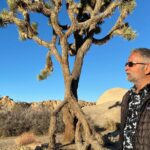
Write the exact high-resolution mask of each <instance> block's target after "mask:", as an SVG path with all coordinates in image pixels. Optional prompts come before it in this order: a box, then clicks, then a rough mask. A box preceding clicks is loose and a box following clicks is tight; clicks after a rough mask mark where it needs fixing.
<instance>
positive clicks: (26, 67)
mask: <svg viewBox="0 0 150 150" xmlns="http://www.w3.org/2000/svg"><path fill="white" fill-rule="evenodd" d="M4 7H6V2H5V0H1V1H0V11H1V10H2V8H4ZM149 10H150V1H149V0H142V1H141V0H137V6H136V8H135V10H134V11H133V13H132V14H131V15H129V16H128V17H127V19H126V21H128V22H129V24H130V26H131V27H132V28H133V29H134V30H135V31H136V32H137V38H136V39H135V40H133V41H127V40H125V39H123V38H122V37H119V36H116V37H114V38H113V39H112V40H110V41H109V42H108V43H107V44H105V45H103V46H95V45H93V46H92V47H91V48H90V50H89V51H88V53H87V55H86V56H85V60H84V64H83V70H82V73H81V79H80V83H79V88H78V96H79V99H81V100H87V101H96V100H97V99H98V98H99V96H100V95H101V94H102V93H103V92H105V91H106V90H108V89H110V88H115V87H121V88H130V87H131V86H132V84H131V83H129V82H128V81H127V80H126V75H125V71H124V64H125V62H126V61H127V57H128V55H129V53H130V50H131V49H133V48H137V47H146V48H150V15H149ZM116 18H117V14H116V15H114V17H112V18H109V19H107V20H106V22H105V23H104V24H103V26H102V31H103V32H102V35H104V34H105V33H107V32H108V31H109V29H110V27H111V26H112V25H113V23H114V21H115V19H116ZM32 19H34V20H36V21H39V22H40V25H39V28H40V37H41V38H43V39H46V40H48V39H50V35H51V33H50V31H51V30H50V29H49V28H47V19H45V18H42V16H40V15H35V16H32ZM60 19H61V21H62V22H63V21H64V22H65V21H66V20H67V18H66V15H65V14H63V13H62V14H61V15H60ZM102 35H100V36H102ZM46 52H47V49H46V48H44V47H42V46H39V45H38V44H36V43H35V42H33V41H31V40H27V41H20V40H19V37H18V32H17V28H16V26H14V25H9V26H7V27H6V28H0V96H5V95H8V96H9V97H10V98H12V99H14V100H15V101H26V102H31V101H43V100H49V99H52V100H63V97H64V81H63V78H62V72H61V68H60V66H59V64H58V62H56V61H55V59H53V61H54V72H53V73H52V74H51V75H50V76H49V77H48V78H47V79H46V80H44V81H39V80H37V75H38V74H39V73H40V71H41V69H43V67H44V65H45V56H46ZM70 60H71V61H73V59H72V58H71V59H70Z"/></svg>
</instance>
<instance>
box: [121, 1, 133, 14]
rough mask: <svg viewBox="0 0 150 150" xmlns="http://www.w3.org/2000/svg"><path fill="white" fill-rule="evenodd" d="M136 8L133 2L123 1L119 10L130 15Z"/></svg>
mask: <svg viewBox="0 0 150 150" xmlns="http://www.w3.org/2000/svg"><path fill="white" fill-rule="evenodd" d="M135 7H136V2H135V0H123V1H122V3H121V5H120V7H119V8H120V10H123V9H125V10H126V11H127V12H128V13H131V12H132V11H133V10H134V8H135Z"/></svg>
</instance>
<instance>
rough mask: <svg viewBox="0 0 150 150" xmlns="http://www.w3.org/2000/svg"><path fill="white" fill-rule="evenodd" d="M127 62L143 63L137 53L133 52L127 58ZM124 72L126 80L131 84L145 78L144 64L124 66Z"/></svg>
mask: <svg viewBox="0 0 150 150" xmlns="http://www.w3.org/2000/svg"><path fill="white" fill-rule="evenodd" d="M128 62H133V63H143V59H142V57H141V56H140V54H139V53H137V52H133V53H131V55H130V56H129V58H128ZM125 71H126V74H127V79H128V80H129V81H131V82H133V83H136V82H137V81H140V80H141V79H143V78H144V77H145V73H144V64H134V65H133V66H129V65H126V66H125Z"/></svg>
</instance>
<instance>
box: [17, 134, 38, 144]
mask: <svg viewBox="0 0 150 150" xmlns="http://www.w3.org/2000/svg"><path fill="white" fill-rule="evenodd" d="M35 141H36V136H35V134H34V133H32V132H25V133H23V134H21V135H20V136H19V137H18V138H17V139H16V143H17V145H18V146H23V145H27V144H31V143H34V142H35Z"/></svg>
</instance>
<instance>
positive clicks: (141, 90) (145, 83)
mask: <svg viewBox="0 0 150 150" xmlns="http://www.w3.org/2000/svg"><path fill="white" fill-rule="evenodd" d="M125 71H126V74H127V79H128V80H129V81H130V82H132V83H133V84H134V86H133V87H132V88H131V90H129V91H128V92H127V93H126V94H125V96H124V97H123V100H122V104H121V135H120V140H121V149H122V150H150V49H147V48H138V49H135V50H133V51H132V52H131V54H130V56H129V58H128V62H127V63H126V64H125Z"/></svg>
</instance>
